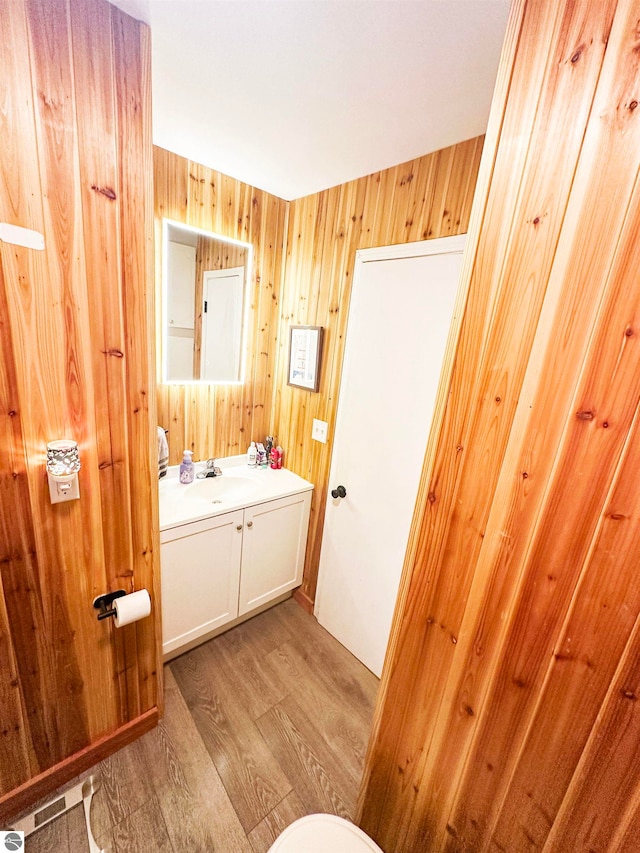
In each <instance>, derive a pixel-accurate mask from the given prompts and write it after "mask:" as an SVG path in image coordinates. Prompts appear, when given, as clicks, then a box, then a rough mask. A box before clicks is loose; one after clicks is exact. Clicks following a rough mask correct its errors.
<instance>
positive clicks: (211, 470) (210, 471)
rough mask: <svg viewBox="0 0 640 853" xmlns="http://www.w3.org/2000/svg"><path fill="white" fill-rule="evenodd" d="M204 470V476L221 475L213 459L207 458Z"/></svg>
mask: <svg viewBox="0 0 640 853" xmlns="http://www.w3.org/2000/svg"><path fill="white" fill-rule="evenodd" d="M205 471H206V475H205V476H207V477H222V471H221V470H220V468H218V466H217V465H216V460H215V459H207V464H206V466H205Z"/></svg>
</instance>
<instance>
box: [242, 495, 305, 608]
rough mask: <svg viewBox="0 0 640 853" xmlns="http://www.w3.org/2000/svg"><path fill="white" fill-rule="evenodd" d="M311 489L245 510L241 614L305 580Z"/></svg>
mask: <svg viewBox="0 0 640 853" xmlns="http://www.w3.org/2000/svg"><path fill="white" fill-rule="evenodd" d="M310 504H311V492H302V493H301V494H298V495H291V497H288V498H281V499H280V500H277V501H270V502H269V503H264V504H259V505H258V506H254V507H249V508H248V509H245V511H244V522H245V525H244V538H243V542H242V572H241V577H240V602H239V608H238V615H240V616H242V614H244V613H248V612H249V611H250V610H253V609H254V608H255V607H259V606H260V605H261V604H265V603H266V602H268V601H270V600H271V599H273V598H275V597H276V596H278V595H281V594H282V593H283V592H287V591H288V590H290V589H294V587H296V586H300V584H301V583H302V570H303V568H304V553H305V548H306V544H307V528H308V527H309V507H310Z"/></svg>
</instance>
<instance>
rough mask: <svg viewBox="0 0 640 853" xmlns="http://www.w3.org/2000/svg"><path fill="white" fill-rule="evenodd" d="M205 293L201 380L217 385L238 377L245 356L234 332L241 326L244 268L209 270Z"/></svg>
mask: <svg viewBox="0 0 640 853" xmlns="http://www.w3.org/2000/svg"><path fill="white" fill-rule="evenodd" d="M203 291H204V304H203V311H202V355H201V360H200V368H199V369H200V379H204V380H205V381H207V382H216V381H222V380H224V379H225V378H228V377H229V376H237V377H239V376H240V368H241V356H242V353H241V350H240V337H239V336H238V335H237V334H235V330H236V329H238V328H240V326H241V325H242V307H243V306H242V303H243V294H244V267H233V268H232V269H226V270H207V271H206V272H205V273H204V276H203ZM196 358H197V353H196Z"/></svg>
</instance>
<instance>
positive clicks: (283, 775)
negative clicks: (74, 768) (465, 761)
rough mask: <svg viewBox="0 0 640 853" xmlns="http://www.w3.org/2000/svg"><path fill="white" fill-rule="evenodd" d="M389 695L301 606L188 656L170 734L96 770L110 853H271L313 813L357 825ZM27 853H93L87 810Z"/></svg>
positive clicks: (282, 609) (174, 683)
mask: <svg viewBox="0 0 640 853" xmlns="http://www.w3.org/2000/svg"><path fill="white" fill-rule="evenodd" d="M377 686H378V679H377V678H376V677H375V676H374V675H372V674H371V673H370V672H369V671H368V670H367V669H366V668H365V667H364V666H362V664H360V663H359V662H358V661H357V660H356V659H355V658H354V657H353V656H352V655H351V654H350V653H349V652H348V651H347V650H346V649H345V648H344V647H343V646H341V645H340V644H339V643H338V642H337V641H336V640H334V638H333V637H331V636H330V635H329V634H328V633H327V632H326V631H325V630H324V629H323V628H322V627H320V625H318V623H317V622H316V620H315V619H314V618H313V617H312V616H310V615H309V614H307V613H305V612H304V611H303V610H302V609H301V608H300V607H299V605H298V604H297V603H296V602H294V601H292V600H289V601H286V602H284V603H282V604H280V605H278V606H277V607H274V608H272V609H271V610H268V611H266V612H265V613H261V614H260V615H259V616H256V617H254V618H253V619H250V620H249V621H247V622H245V623H243V624H242V625H238V626H237V627H235V628H233V629H232V630H231V631H228V632H227V633H226V634H222V635H220V636H219V637H216V638H214V639H213V640H210V641H209V642H208V643H205V644H203V645H202V646H200V647H199V648H197V649H194V650H192V651H190V652H188V653H186V654H185V655H183V656H182V657H179V658H176V659H175V660H173V661H172V662H171V663H170V664H168V665H167V666H166V667H165V716H164V718H163V719H162V720H161V722H160V724H159V726H158V727H157V728H156V729H154V730H153V731H151V732H148V733H147V734H146V735H144V736H143V737H142V738H140V739H139V740H138V741H136V742H135V743H132V744H130V745H129V746H127V747H125V748H124V749H122V750H120V751H119V752H118V753H116V754H115V755H113V756H111V757H110V758H108V759H106V760H105V761H103V762H101V763H100V764H99V765H96V767H94V768H92V770H90V771H89V772H90V773H93V774H94V775H95V776H96V777H97V778H98V781H99V783H100V787H99V788H98V790H97V792H96V794H95V796H94V798H93V805H92V816H91V822H92V828H93V834H94V836H95V839H96V841H97V843H98V844H99V845H100V846H101V847H102V848H104V850H105V851H106V853H124V851H126V852H127V853H137V851H144V853H151V851H153V853H156V851H161V853H165V851H166V853H182V851H183V850H188V851H190V853H211V851H213V853H266V851H268V849H269V847H270V846H271V845H272V844H273V842H274V841H275V839H276V838H277V837H278V835H280V833H281V832H282V831H283V830H284V829H286V827H287V826H289V824H290V823H292V822H293V821H294V820H297V819H298V818H300V817H303V816H304V815H306V814H310V813H312V812H316V811H326V812H332V813H334V814H339V815H342V816H344V817H347V818H353V816H354V808H355V800H356V796H357V792H358V788H359V783H360V777H361V774H362V768H363V765H364V751H365V748H366V744H367V739H368V734H369V728H370V725H371V720H372V717H373V707H374V702H375V694H376V690H377ZM78 781H79V779H74V780H73V781H72V783H70V784H69V785H67V786H65V788H64V789H62V790H61V791H60V792H59V793H62V791H63V790H65V789H66V788H69V787H71V785H73V784H76V783H77V782H78ZM48 799H49V798H47V800H48ZM44 803H45V801H43V802H41V803H40V805H41V806H42V805H44ZM27 849H28V850H29V851H30V853H45V851H46V853H48V851H50V850H51V851H53V850H55V851H56V853H88V849H89V847H88V841H87V838H86V830H85V826H84V814H83V809H82V806H78V807H76V808H74V809H72V810H71V811H70V812H68V813H67V814H65V815H62V816H61V817H60V818H58V819H57V820H55V821H53V822H52V823H51V824H50V825H49V826H47V827H43V828H42V829H41V830H38V832H36V833H35V834H34V835H32V836H30V838H29V842H28V846H27ZM336 853H339V851H336Z"/></svg>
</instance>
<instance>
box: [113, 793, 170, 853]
mask: <svg viewBox="0 0 640 853" xmlns="http://www.w3.org/2000/svg"><path fill="white" fill-rule="evenodd" d="M96 841H97V842H98V844H101V846H102V847H103V849H104V851H105V853H151V851H153V853H175V850H176V849H180V848H174V847H173V845H172V844H171V841H170V839H169V835H168V833H167V828H166V826H165V823H164V819H163V817H162V811H161V809H160V804H159V803H158V799H157V797H155V796H153V797H151V799H150V800H147V802H146V803H145V804H144V805H142V806H140V808H139V809H137V810H136V811H135V812H132V813H131V814H130V815H128V817H126V818H125V819H124V820H122V821H121V822H120V823H119V824H117V826H114V827H113V830H112V831H111V840H110V841H109V842H107V843H106V844H105V843H104V842H103V841H98V839H97V838H96Z"/></svg>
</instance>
